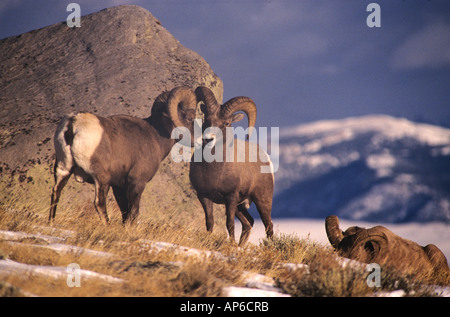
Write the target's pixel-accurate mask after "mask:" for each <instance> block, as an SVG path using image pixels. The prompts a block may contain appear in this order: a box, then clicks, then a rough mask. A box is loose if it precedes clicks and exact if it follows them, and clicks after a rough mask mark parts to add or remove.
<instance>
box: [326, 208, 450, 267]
mask: <svg viewBox="0 0 450 317" xmlns="http://www.w3.org/2000/svg"><path fill="white" fill-rule="evenodd" d="M325 229H326V233H327V236H328V240H329V241H330V243H331V245H332V246H333V247H334V248H335V250H336V251H337V254H338V255H339V256H342V257H345V258H349V259H352V260H357V261H360V262H364V263H377V264H379V265H389V266H393V267H395V268H396V269H398V270H399V271H407V272H414V273H417V272H421V273H424V274H439V273H440V272H449V267H448V264H447V259H446V257H445V255H444V254H443V253H442V251H441V250H439V249H438V248H437V247H436V246H435V245H433V244H428V245H427V246H425V247H422V246H420V245H419V244H417V243H416V242H413V241H411V240H407V239H404V238H402V237H399V236H398V235H396V234H395V233H393V232H392V231H390V230H389V229H387V228H385V227H383V226H375V227H373V228H369V229H365V228H360V227H350V228H348V229H347V230H346V231H344V232H343V231H342V230H341V229H340V228H339V219H338V217H337V216H328V217H327V218H326V220H325Z"/></svg>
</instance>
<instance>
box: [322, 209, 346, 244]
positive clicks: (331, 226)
mask: <svg viewBox="0 0 450 317" xmlns="http://www.w3.org/2000/svg"><path fill="white" fill-rule="evenodd" d="M325 230H326V232H327V237H328V240H329V241H330V243H331V245H332V246H333V248H335V249H336V248H337V247H338V246H339V243H340V242H341V241H342V239H343V238H344V235H343V234H342V231H341V229H339V219H338V217H337V216H328V217H327V219H325Z"/></svg>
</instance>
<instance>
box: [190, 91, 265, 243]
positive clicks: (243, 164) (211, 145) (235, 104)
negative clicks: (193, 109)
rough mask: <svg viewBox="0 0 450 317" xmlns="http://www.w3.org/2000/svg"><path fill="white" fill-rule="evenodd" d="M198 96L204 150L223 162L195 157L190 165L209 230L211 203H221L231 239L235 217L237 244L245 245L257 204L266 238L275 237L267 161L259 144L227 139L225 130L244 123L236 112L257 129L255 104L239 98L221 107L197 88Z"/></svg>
mask: <svg viewBox="0 0 450 317" xmlns="http://www.w3.org/2000/svg"><path fill="white" fill-rule="evenodd" d="M195 94H196V96H197V101H199V102H201V110H202V112H203V113H204V115H205V117H204V122H203V124H202V146H201V149H200V151H203V153H205V149H206V150H209V151H211V153H214V154H219V157H221V158H223V159H222V160H212V161H211V160H209V161H208V160H205V158H203V159H202V160H200V161H197V160H196V159H195V157H196V155H195V153H194V156H193V159H192V160H191V164H190V173H189V177H190V180H191V184H192V186H193V187H194V189H195V191H196V192H197V197H198V199H199V200H200V203H201V204H202V207H203V210H204V212H205V219H206V229H207V230H208V231H210V232H211V231H212V230H213V226H214V217H213V203H216V204H223V205H225V209H226V226H227V230H228V233H229V236H230V238H231V239H232V240H233V241H234V217H235V216H236V217H237V218H238V219H239V220H240V222H241V223H242V232H241V236H240V240H239V244H240V245H242V244H244V243H245V242H246V241H247V240H248V237H249V234H250V230H251V228H252V226H253V223H254V219H253V218H252V216H251V215H250V214H249V212H248V208H249V206H250V204H251V203H252V202H254V203H255V205H256V208H257V210H258V212H259V214H260V216H261V220H262V221H263V223H264V226H265V228H266V234H267V237H272V235H273V224H272V219H271V210H272V198H273V186H274V175H273V169H272V168H271V167H272V163H271V161H270V159H269V156H268V154H267V153H266V152H265V151H263V150H262V149H261V148H260V147H259V146H258V145H257V144H255V143H251V142H248V141H244V140H238V139H234V137H233V136H231V137H229V138H227V137H226V136H227V131H226V128H227V127H231V124H232V123H233V122H236V121H239V120H241V119H243V118H244V114H242V113H237V112H238V111H243V112H245V113H246V115H247V117H248V120H249V129H251V128H253V127H254V125H255V121H256V105H255V103H254V102H253V101H252V100H251V99H250V98H248V97H235V98H232V99H230V100H229V101H227V102H226V103H225V104H223V105H219V103H218V102H217V100H216V98H215V96H214V94H213V93H212V91H211V90H210V89H209V88H207V87H198V88H197V89H196V90H195ZM212 128H214V129H215V130H214V129H212ZM214 131H216V132H217V133H216V132H214ZM230 141H232V142H230ZM230 149H231V150H230ZM244 149H245V150H244ZM215 151H217V152H218V153H217V152H216V153H215ZM227 151H228V152H227ZM251 154H252V155H255V154H257V158H256V157H254V159H250V157H249V156H250V155H251ZM255 156H256V155H255ZM262 171H266V172H264V173H263V172H262Z"/></svg>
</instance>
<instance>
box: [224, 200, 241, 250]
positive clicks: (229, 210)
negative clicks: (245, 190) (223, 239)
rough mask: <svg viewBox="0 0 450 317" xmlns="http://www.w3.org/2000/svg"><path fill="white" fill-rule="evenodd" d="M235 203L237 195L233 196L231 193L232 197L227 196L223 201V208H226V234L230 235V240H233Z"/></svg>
mask: <svg viewBox="0 0 450 317" xmlns="http://www.w3.org/2000/svg"><path fill="white" fill-rule="evenodd" d="M237 203H238V199H237V197H234V195H233V197H230V198H228V199H227V201H226V203H225V209H226V214H227V220H226V224H227V230H228V234H229V236H230V240H232V241H233V242H235V237H234V217H235V216H236V211H237Z"/></svg>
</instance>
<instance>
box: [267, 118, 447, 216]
mask: <svg viewBox="0 0 450 317" xmlns="http://www.w3.org/2000/svg"><path fill="white" fill-rule="evenodd" d="M275 178H276V182H275V183H276V185H275V187H276V189H275V191H276V192H275V199H274V204H273V212H272V215H273V217H310V218H317V217H319V218H321V217H325V216H327V215H329V214H336V215H338V216H340V217H342V218H346V219H352V220H365V221H382V222H410V221H418V222H429V221H440V222H446V223H450V129H446V128H443V127H439V126H433V125H428V124H422V123H415V122H412V121H409V120H406V119H403V118H394V117H390V116H385V115H370V116H363V117H354V118H347V119H342V120H328V121H318V122H314V123H310V124H304V125H299V126H296V127H290V128H285V129H282V130H281V131H280V165H279V170H278V172H277V173H276V176H275Z"/></svg>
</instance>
